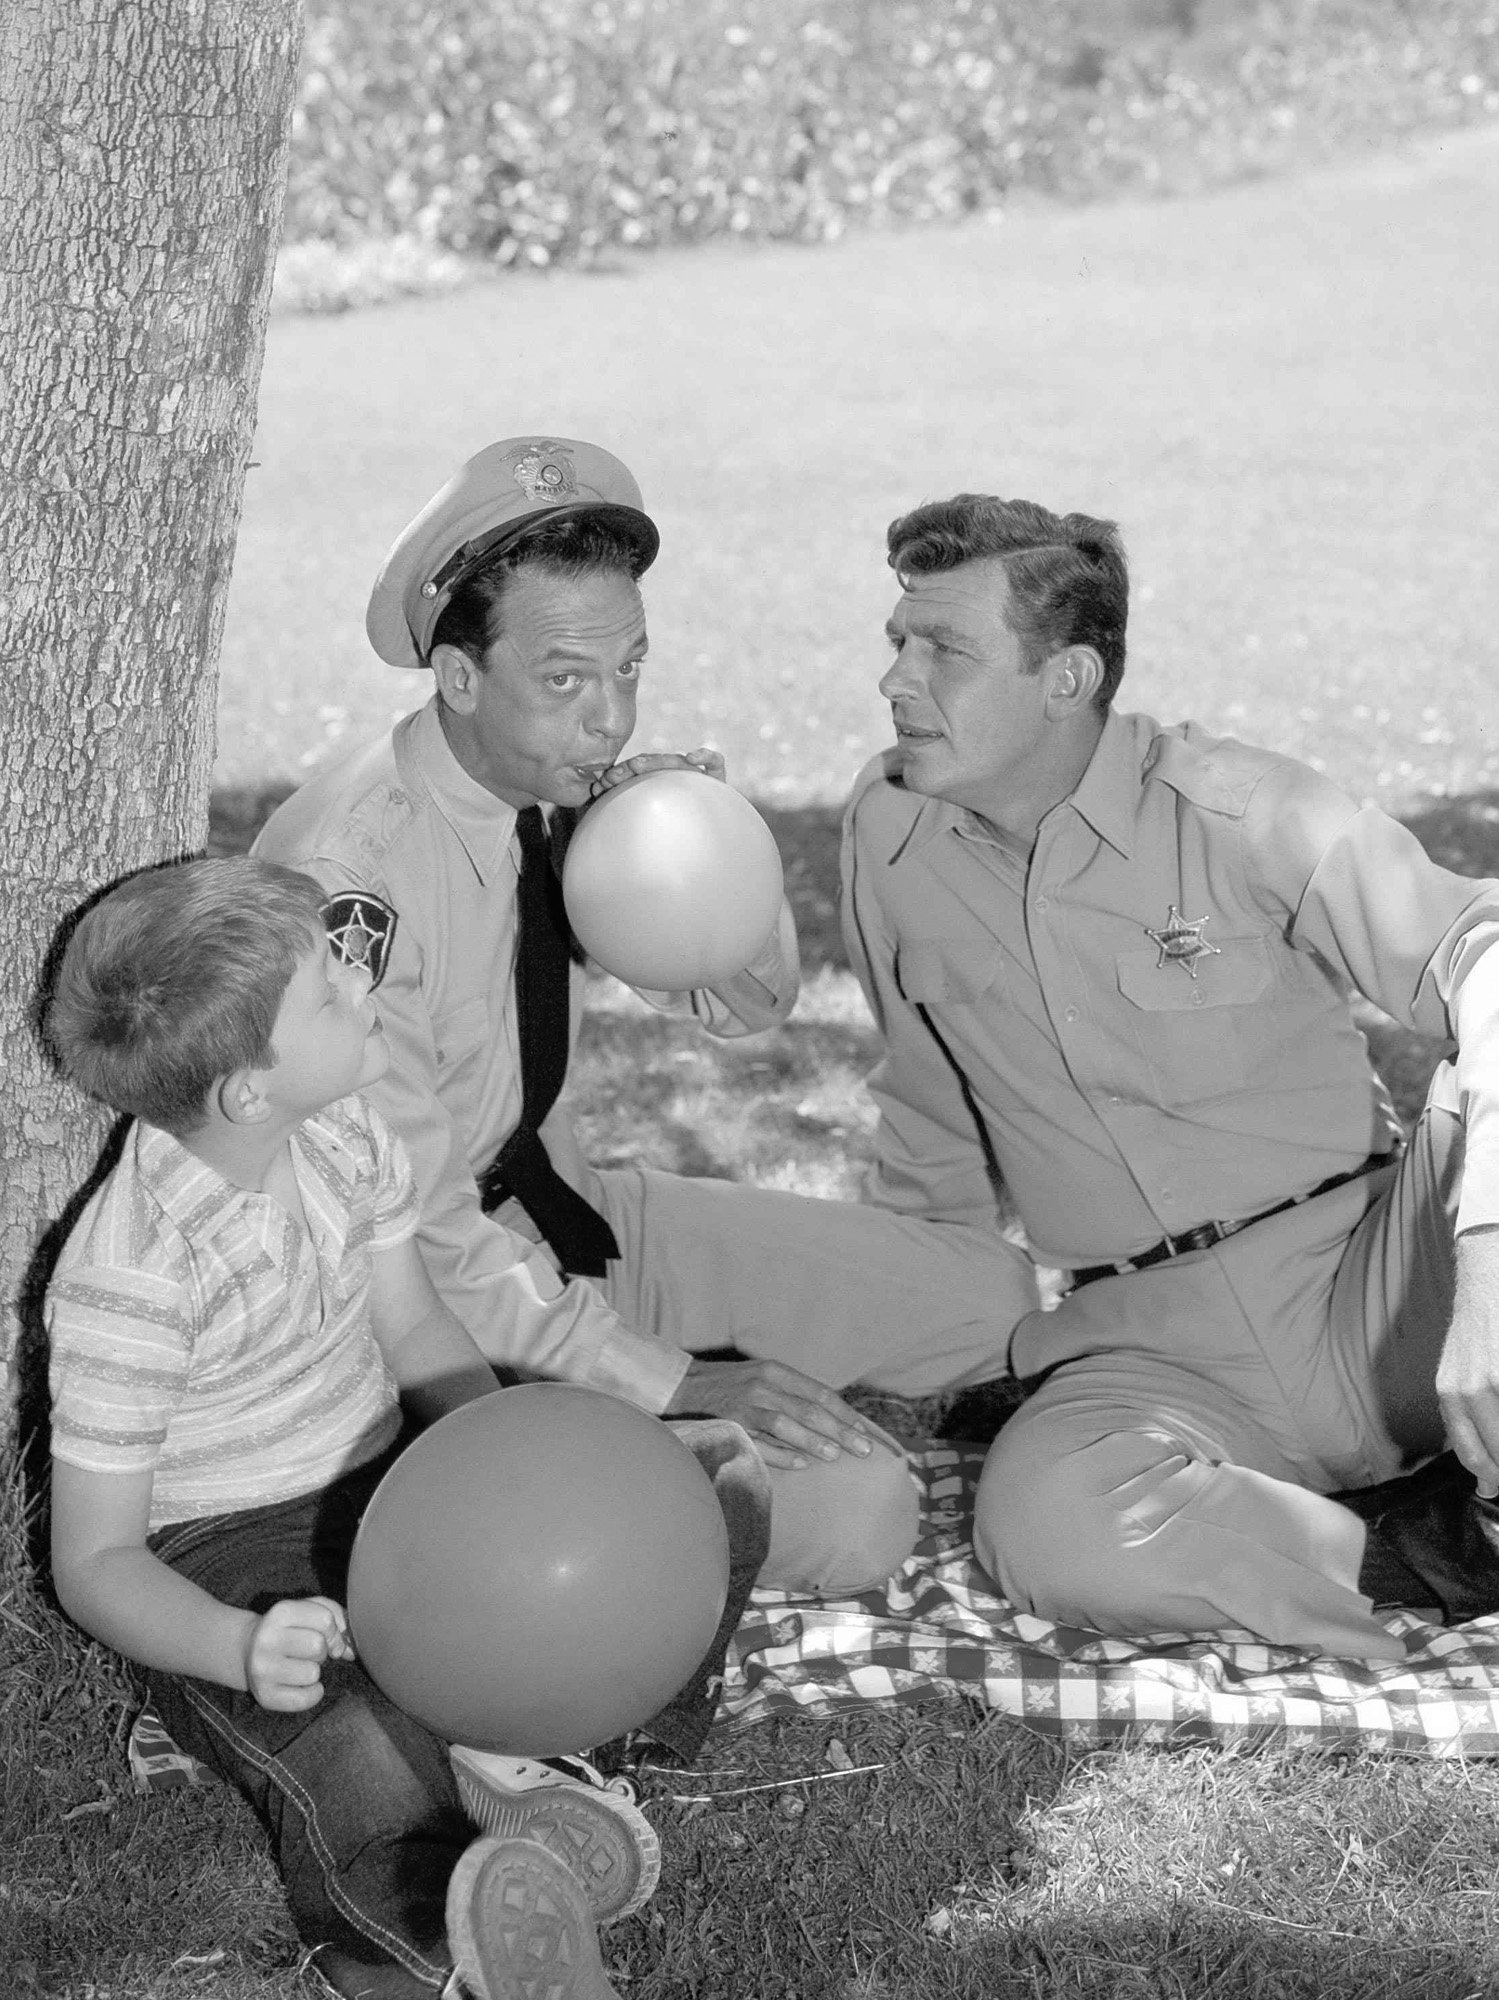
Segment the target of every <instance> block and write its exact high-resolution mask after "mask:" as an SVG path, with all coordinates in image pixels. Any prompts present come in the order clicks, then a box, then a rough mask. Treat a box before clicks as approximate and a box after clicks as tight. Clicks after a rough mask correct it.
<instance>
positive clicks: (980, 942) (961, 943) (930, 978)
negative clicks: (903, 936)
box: [895, 937, 1005, 1006]
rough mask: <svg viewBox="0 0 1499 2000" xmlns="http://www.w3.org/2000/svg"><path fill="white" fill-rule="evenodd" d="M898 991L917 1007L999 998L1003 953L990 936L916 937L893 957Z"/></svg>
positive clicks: (901, 947) (954, 1004)
mask: <svg viewBox="0 0 1499 2000" xmlns="http://www.w3.org/2000/svg"><path fill="white" fill-rule="evenodd" d="M895 977H896V982H897V984H898V985H899V987H900V990H901V992H902V993H903V994H904V995H905V997H906V998H907V999H908V1000H909V1001H911V1002H912V1003H913V1004H914V1005H918V1006H933V1005H937V1006H971V1005H972V1004H973V1003H974V1002H975V1001H977V1000H985V1001H992V1000H996V999H998V998H1000V997H1001V996H1002V995H1003V993H1004V989H1005V975H1004V954H1003V952H1002V951H1001V950H1000V948H999V946H998V945H997V944H996V943H995V942H994V940H993V939H992V938H972V937H960V938H917V939H915V940H913V941H912V942H910V943H905V942H903V943H902V944H901V946H900V949H899V951H898V953H897V954H896V960H895Z"/></svg>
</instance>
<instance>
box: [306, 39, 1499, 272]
mask: <svg viewBox="0 0 1499 2000" xmlns="http://www.w3.org/2000/svg"><path fill="white" fill-rule="evenodd" d="M1496 15H1499V5H1496V0H1264V4H1262V5H1259V6H1251V5H1247V4H1245V0H1237V4H1235V0H309V5H308V23H307V40H306V52H305V56H304V61H303V73H302V80H301V91H300V101H299V105H298V110H297V115H296V128H295V137H294V152H293V163H292V173H291V184H290V196H289V206H288V213H287V241H288V242H289V243H298V242H304V241H309V240H312V241H322V242H325V243H330V244H333V245H347V244H349V243H351V242H354V241H357V240H358V239H361V238H370V237H375V238H381V237H390V238H399V239H405V240H409V241H414V242H417V243H424V244H428V245H432V246H437V247H440V248H442V249H444V250H449V251H453V252H457V253H459V254H462V255H468V256H476V257H480V258H484V259H490V260H496V261H498V262H501V263H510V262H516V261H519V262H521V263H533V264H546V263H550V262H552V261H554V260H556V259H572V260H578V259H584V260H586V259H588V258H589V257H593V256H597V255H598V254H599V253H600V252H601V251H604V250H607V249H609V248H611V247H614V246H621V245H646V244H658V243H676V242H683V241H691V240H697V239H701V238H705V237H714V236H724V235H730V236H733V235H739V236H748V237H778V238H790V239H801V240H810V241H821V240H826V239H828V238H831V237H835V236H837V235H839V234H841V233H842V231H843V230H844V229H845V228H846V227H848V226H849V225H850V223H852V222H855V221H860V220H862V221H866V222H874V223H889V222H897V221H900V222H904V221H931V220H938V219H943V218H948V217H954V216H959V215H962V214H964V213H967V212H970V211H973V210H976V209H983V208H989V207H992V206H995V205H997V204H1000V203H1002V202H1003V201H1004V200H1005V199H1006V197H1007V196H1009V195H1010V194H1011V193H1012V192H1013V191H1017V190H1034V191H1036V192H1040V193H1045V194H1051V195H1061V196H1064V197H1072V198H1086V197H1088V196H1091V195H1094V194H1097V193H1101V192H1112V191H1123V190H1127V189H1139V188H1153V187H1161V188H1168V189H1181V188H1188V187H1193V186H1202V185H1209V184H1212V183H1215V182H1219V181H1222V180H1225V179H1229V178H1233V177H1235V176H1238V175H1241V174H1244V173H1246V172H1254V171H1257V170H1262V169H1263V168H1265V167H1267V166H1270V165H1273V164H1276V163H1278V162H1279V161H1280V160H1282V159H1284V158H1285V157H1287V156H1288V155H1289V154H1293V153H1299V154H1301V155H1303V156H1304V155H1305V153H1306V152H1307V151H1308V150H1310V151H1312V152H1323V151H1328V150H1333V149H1336V148H1337V147H1338V146H1340V145H1346V143H1347V142H1348V141H1349V140H1350V139H1356V138H1360V137H1365V136H1367V137H1371V138H1372V137H1379V138H1384V137H1387V136H1389V135H1390V134H1391V133H1394V132H1399V131H1401V130H1406V129H1410V128H1412V127H1416V126H1422V125H1431V124H1451V123H1454V122H1461V121H1464V120H1468V119H1473V118H1478V117H1484V116H1492V115H1494V114H1495V113H1496V112H1499V19H1496Z"/></svg>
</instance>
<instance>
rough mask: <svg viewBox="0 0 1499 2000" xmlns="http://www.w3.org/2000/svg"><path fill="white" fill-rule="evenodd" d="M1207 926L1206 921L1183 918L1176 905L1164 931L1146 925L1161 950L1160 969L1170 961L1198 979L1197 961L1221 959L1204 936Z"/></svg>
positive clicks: (1168, 914) (1199, 918)
mask: <svg viewBox="0 0 1499 2000" xmlns="http://www.w3.org/2000/svg"><path fill="white" fill-rule="evenodd" d="M1207 923H1208V919H1207V918H1206V917H1184V916H1183V915H1182V913H1181V911H1180V910H1179V909H1178V908H1177V907H1176V905H1175V903H1173V904H1172V905H1171V907H1170V910H1169V911H1168V913H1167V916H1166V924H1165V928H1164V929H1163V930H1158V931H1156V930H1152V929H1151V927H1150V925H1149V924H1146V926H1145V935H1146V936H1147V937H1148V938H1149V939H1150V941H1151V943H1152V944H1154V945H1156V946H1158V947H1159V949H1160V954H1161V955H1160V957H1159V958H1158V959H1157V960H1156V965H1157V967H1160V966H1163V965H1164V964H1165V963H1166V962H1167V960H1168V959H1169V960H1170V961H1171V963H1172V964H1173V965H1184V966H1185V967H1186V969H1187V971H1188V972H1189V973H1190V974H1191V976H1192V978H1193V979H1195V978H1196V977H1197V961H1198V959H1200V958H1221V957H1222V956H1223V954H1222V953H1221V952H1220V951H1219V949H1218V947H1217V945H1215V944H1210V943H1209V942H1208V940H1207V939H1206V938H1205V937H1204V936H1203V934H1202V933H1203V931H1204V930H1205V929H1206V927H1207Z"/></svg>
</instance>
